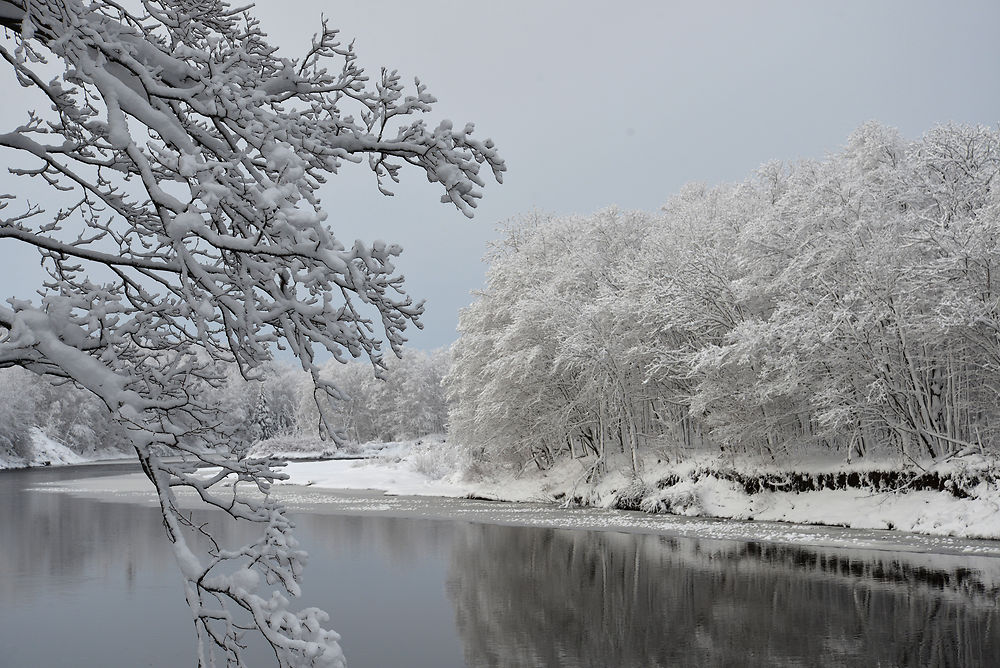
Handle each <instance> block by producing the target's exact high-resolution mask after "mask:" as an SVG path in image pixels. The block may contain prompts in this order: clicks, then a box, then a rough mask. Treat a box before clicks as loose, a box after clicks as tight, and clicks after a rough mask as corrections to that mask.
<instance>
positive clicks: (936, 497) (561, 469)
mask: <svg viewBox="0 0 1000 668" xmlns="http://www.w3.org/2000/svg"><path fill="white" fill-rule="evenodd" d="M387 449H388V450H389V451H391V452H393V453H394V454H393V455H392V456H389V457H386V456H383V457H376V458H374V459H370V460H358V461H321V462H301V463H292V464H289V465H288V468H287V469H286V472H287V473H288V474H289V475H290V480H289V481H288V482H289V483H292V484H299V485H312V486H316V487H320V488H328V489H376V490H383V491H385V492H386V493H387V494H393V495H423V496H473V497H481V498H488V499H497V500H504V501H530V502H539V501H541V502H550V503H568V504H569V505H581V506H593V507H604V508H621V509H627V510H642V511H645V512H648V513H669V514H674V515H684V516H689V517H706V518H724V519H737V520H765V521H777V522H789V523H796V524H818V525H829V526H842V527H850V528H856V529H895V530H899V531H908V532H914V533H922V534H930V535H944V536H956V537H964V538H987V539H994V540H996V539H1000V488H998V486H997V485H996V484H995V483H994V484H988V483H986V482H983V483H980V484H978V485H976V486H974V487H972V488H970V489H968V490H967V496H966V497H965V498H958V497H956V496H955V495H954V494H953V493H951V492H948V491H927V490H923V491H876V490H874V489H860V488H852V489H820V490H813V491H801V492H795V491H790V492H782V491H773V490H765V491H759V492H756V493H753V494H749V493H747V492H746V490H745V489H744V486H743V485H741V484H739V483H737V482H735V481H733V480H730V479H726V476H725V475H724V474H723V473H722V472H723V471H724V470H726V471H728V472H729V474H731V472H732V468H733V466H734V462H733V461H732V460H726V461H725V462H723V461H722V460H719V459H701V460H690V461H686V462H682V463H668V462H656V461H647V462H645V463H644V467H643V472H642V475H641V476H639V477H633V476H632V475H631V472H630V471H627V470H620V469H615V470H611V471H609V472H607V473H604V474H603V475H601V476H599V477H597V478H596V479H592V478H593V476H591V475H589V474H590V471H589V468H588V466H586V465H585V464H584V463H582V462H581V461H579V460H577V461H568V462H561V463H560V464H558V465H556V466H555V467H553V468H551V469H549V470H547V471H537V470H528V471H522V472H519V473H518V474H513V473H512V474H508V475H505V476H501V477H499V478H497V479H494V480H463V479H462V478H461V476H460V474H459V473H457V471H458V468H459V467H458V464H457V461H458V456H457V454H456V449H455V448H454V446H452V445H450V444H447V443H444V442H442V441H433V442H421V443H420V444H419V445H418V444H417V443H416V442H407V443H395V444H391V445H390V446H389V447H388V448H387ZM890 465H892V466H896V467H897V468H898V467H899V465H898V464H895V463H891V462H863V463H860V464H856V465H854V466H853V467H850V470H851V471H852V472H862V473H863V472H864V471H873V470H881V469H885V468H886V467H888V466H890ZM744 466H745V467H746V470H751V469H752V468H753V466H752V465H751V464H749V463H744ZM951 466H953V467H954V466H960V464H955V463H953V464H951ZM713 468H714V469H715V470H717V471H719V474H718V475H711V474H708V473H706V472H707V471H711V470H713ZM798 468H799V469H804V470H813V471H816V472H817V473H820V472H829V471H831V470H833V469H832V468H831V465H830V464H829V463H825V462H820V461H814V462H800V463H799V464H798ZM754 472H755V473H761V472H762V471H760V467H759V466H758V467H757V468H756V469H754ZM764 473H766V471H764Z"/></svg>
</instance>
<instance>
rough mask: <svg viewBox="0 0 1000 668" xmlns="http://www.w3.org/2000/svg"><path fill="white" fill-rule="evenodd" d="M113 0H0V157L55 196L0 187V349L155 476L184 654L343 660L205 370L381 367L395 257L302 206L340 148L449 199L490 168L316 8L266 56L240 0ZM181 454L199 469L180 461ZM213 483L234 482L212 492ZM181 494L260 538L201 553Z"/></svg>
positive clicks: (393, 330) (397, 336)
mask: <svg viewBox="0 0 1000 668" xmlns="http://www.w3.org/2000/svg"><path fill="white" fill-rule="evenodd" d="M130 6H132V5H130ZM134 6H135V7H137V10H138V11H137V12H133V11H131V10H129V9H126V8H124V7H123V6H122V5H119V4H117V3H113V2H104V1H100V0H98V1H95V2H83V1H82V0H30V1H29V0H0V25H2V27H3V31H4V34H3V38H2V40H0V55H2V56H3V59H4V60H5V62H6V63H7V64H8V66H9V68H10V71H11V72H12V73H13V77H12V79H14V80H16V82H17V83H19V84H20V85H21V86H23V87H26V88H28V89H31V91H33V92H34V94H38V95H40V96H41V98H42V99H43V100H44V104H43V105H42V106H41V107H40V108H38V109H36V110H26V112H25V117H24V121H23V123H22V124H21V125H19V126H18V127H14V128H9V129H7V130H4V131H2V133H0V150H2V151H3V153H4V154H5V156H6V158H7V163H6V164H8V165H13V167H11V169H10V171H11V173H12V174H14V175H15V176H17V177H22V178H25V179H32V180H34V181H36V182H38V183H41V184H43V185H47V186H50V187H51V192H52V193H53V194H54V197H53V198H52V199H51V200H49V199H47V200H46V202H45V204H44V205H41V204H39V203H32V202H25V203H22V202H20V201H19V198H18V197H17V196H16V195H14V194H13V193H11V194H6V195H2V196H0V197H2V199H0V216H3V217H2V218H0V238H2V239H5V240H6V243H11V244H17V243H23V244H27V245H29V246H32V247H34V248H36V249H38V250H39V251H40V253H41V255H42V258H43V263H44V266H45V268H46V270H47V271H48V274H49V279H48V281H47V282H46V283H45V285H44V287H43V288H42V291H41V292H42V294H41V296H40V300H39V301H37V302H32V301H27V300H20V299H10V300H8V302H7V305H6V306H0V366H4V367H7V366H19V367H22V368H24V369H26V370H29V371H31V372H34V373H37V374H43V375H47V376H53V377H56V378H60V379H65V380H68V381H70V382H72V383H74V384H76V385H77V386H79V387H81V388H84V389H86V390H88V391H90V392H92V393H93V394H94V395H96V396H97V397H98V398H99V399H100V400H101V401H102V402H103V403H104V404H105V405H106V406H107V408H108V410H109V411H110V412H111V414H112V415H113V416H114V417H115V418H116V419H117V420H118V421H119V423H120V424H121V425H122V426H123V428H124V432H125V436H126V438H127V439H128V442H129V445H130V446H131V447H132V449H134V451H135V453H136V456H137V457H138V459H139V461H140V462H141V464H142V468H143V471H144V472H145V473H146V475H147V476H148V478H149V479H150V481H151V482H152V484H153V486H154V487H155V490H156V494H157V498H158V500H159V503H160V507H161V509H162V514H163V521H164V526H165V527H166V530H167V534H168V537H169V540H170V542H171V544H172V545H173V548H174V551H175V553H176V556H177V560H178V563H179V565H180V569H181V572H182V573H183V577H184V586H185V595H186V598H187V601H188V603H189V605H190V607H191V610H192V612H193V614H194V618H195V626H196V629H197V633H198V638H199V650H198V657H199V663H200V664H201V665H209V664H210V663H211V662H212V661H213V659H212V655H213V654H214V653H215V652H221V654H222V655H223V656H224V658H225V660H226V661H228V662H232V663H236V664H241V662H242V659H241V650H242V648H243V647H244V640H243V634H244V631H245V629H247V628H255V629H257V630H258V631H259V632H260V633H262V634H263V637H264V638H265V640H266V641H267V642H268V643H269V645H270V647H271V648H273V650H274V653H275V657H276V659H277V662H278V663H279V665H283V666H290V665H330V666H334V665H341V664H342V663H343V655H342V653H341V650H340V647H339V645H338V643H337V639H338V638H337V635H336V634H335V633H333V632H332V631H328V630H326V629H324V628H323V623H324V622H325V620H326V615H325V613H323V612H322V611H319V610H316V609H306V610H302V611H299V612H292V611H291V610H290V609H289V602H288V599H287V598H286V595H285V594H286V593H291V594H297V593H298V591H299V585H298V579H299V575H300V572H301V568H302V565H303V563H304V556H305V555H304V554H303V553H302V552H301V551H299V550H298V549H297V548H296V546H295V542H294V539H293V538H292V537H291V536H290V534H289V532H290V528H291V527H290V524H289V522H288V520H287V519H286V517H285V515H284V513H283V511H282V509H281V507H280V506H279V504H278V503H277V502H276V501H275V500H273V499H272V498H270V497H269V496H268V494H267V491H268V487H269V484H270V483H271V482H272V481H273V480H275V479H276V478H278V477H280V473H278V472H276V471H275V469H274V468H273V464H274V462H271V461H255V460H250V459H247V458H245V457H244V456H243V453H244V452H245V450H244V444H242V443H241V442H240V440H239V439H236V440H235V441H234V440H233V439H230V438H229V434H227V431H228V432H233V431H235V430H234V429H233V428H232V426H231V425H229V423H228V422H227V420H226V419H225V416H224V415H223V413H222V412H221V411H220V410H219V405H218V404H217V403H216V402H215V401H214V400H213V392H212V390H213V388H217V387H218V386H220V385H221V384H222V383H223V381H224V377H225V373H226V365H227V364H235V365H236V366H237V367H238V368H239V370H240V372H241V373H242V374H243V375H244V376H245V377H247V378H251V379H253V378H256V377H257V375H258V373H259V370H260V368H261V365H262V364H264V363H265V362H266V361H267V360H268V359H269V357H270V350H271V347H272V346H275V345H277V346H279V347H284V348H287V349H288V350H290V351H291V352H292V353H293V354H294V355H295V356H296V358H297V359H298V361H299V362H300V364H301V366H302V368H303V369H304V371H305V372H307V373H309V374H310V375H311V377H312V378H313V380H314V383H315V385H316V392H317V393H319V394H326V395H329V396H333V397H337V396H339V393H338V391H337V389H336V388H335V387H333V386H332V385H330V384H329V383H327V382H325V381H324V380H323V379H322V378H321V377H320V373H319V366H318V363H317V361H316V359H317V355H318V354H319V353H320V352H321V351H329V352H330V353H332V354H333V356H334V357H335V358H336V359H338V360H342V359H346V356H353V357H358V356H367V357H369V358H370V359H371V361H372V363H373V365H374V367H375V369H376V370H379V369H382V368H384V361H383V358H382V355H383V350H382V345H383V343H382V341H383V340H384V341H385V342H387V343H388V347H389V348H390V349H391V351H393V352H396V353H398V352H399V351H400V347H401V345H402V343H403V341H404V337H403V332H404V330H405V328H406V327H407V325H409V324H413V323H416V322H417V320H418V316H419V315H420V313H421V310H422V305H421V304H419V303H414V302H413V301H412V300H411V299H410V298H409V297H408V296H406V295H405V293H404V292H403V291H402V278H401V277H400V276H397V275H396V274H395V269H394V267H393V259H394V258H395V257H396V256H397V255H398V254H399V253H400V250H401V249H400V248H399V247H398V246H396V245H392V244H387V243H384V242H381V241H377V242H374V243H370V244H366V243H363V242H361V241H358V242H355V243H354V244H353V245H351V246H350V247H345V246H344V245H343V244H341V243H340V242H339V241H338V240H337V239H336V238H335V237H334V236H333V234H332V233H331V231H330V229H329V227H327V226H326V224H325V222H324V221H325V220H326V218H327V212H326V211H325V210H324V209H323V208H322V206H321V204H320V198H319V189H320V186H321V185H322V184H323V183H324V182H325V181H326V180H327V178H328V177H329V176H330V175H333V174H336V173H337V171H338V170H339V169H341V167H342V166H343V164H344V163H345V162H363V161H367V163H368V165H369V167H370V168H371V169H372V170H373V171H374V173H375V177H376V181H377V186H378V188H379V189H380V190H381V191H382V192H384V193H388V192H389V190H388V189H389V188H390V187H391V184H392V182H395V181H396V180H397V179H398V178H399V177H400V173H401V169H402V167H403V165H405V164H409V165H411V166H413V167H415V168H417V170H419V171H420V172H422V173H423V174H424V175H425V176H426V177H427V179H428V180H429V181H430V182H432V183H435V184H438V185H439V186H441V187H442V188H443V196H442V200H443V201H445V202H450V203H451V204H453V205H454V206H456V207H457V208H458V209H459V210H460V211H462V212H463V213H465V214H466V215H468V216H471V215H472V214H473V210H474V208H475V206H476V203H477V200H478V199H479V198H480V197H481V194H482V193H481V188H482V186H483V185H484V182H485V181H484V178H483V176H482V175H481V173H480V170H481V167H482V166H484V165H485V166H486V167H487V168H488V169H489V170H491V171H492V173H493V175H494V177H495V178H496V179H497V180H498V181H499V180H500V177H501V175H502V172H503V170H504V164H503V162H502V161H501V159H500V158H499V157H498V155H497V153H496V150H495V149H494V146H493V144H492V142H491V141H489V140H487V141H480V140H478V139H476V138H474V137H473V132H472V131H473V127H472V125H471V124H469V125H466V126H453V125H452V124H451V123H450V122H448V121H443V122H441V123H440V124H438V125H436V126H429V125H427V124H426V123H425V122H424V120H422V114H424V113H425V112H428V111H430V109H431V104H432V103H433V102H434V101H435V100H434V98H433V97H432V96H431V95H430V93H429V92H428V91H427V90H426V88H425V87H424V85H423V84H421V83H420V82H419V81H417V82H416V84H415V86H414V88H413V90H412V91H408V90H407V89H406V88H405V87H404V85H403V83H402V81H401V78H400V76H399V75H398V74H397V73H396V72H395V71H393V70H383V71H381V72H380V73H379V74H378V75H377V76H375V77H373V78H370V77H369V75H368V74H366V73H365V71H364V70H363V69H362V68H361V66H360V65H359V63H358V60H357V56H356V54H355V52H354V49H353V45H351V44H350V43H347V42H344V41H343V40H341V39H340V37H339V36H338V34H337V31H335V30H334V29H332V28H331V27H329V26H328V25H327V24H326V23H325V22H324V23H323V25H322V26H321V30H320V32H319V34H318V35H316V36H315V37H314V38H313V39H312V41H311V42H310V43H309V44H308V48H306V49H305V54H304V55H303V56H302V57H300V58H288V57H283V56H281V55H279V54H278V53H277V52H276V49H275V48H274V47H273V46H271V45H270V44H269V43H268V41H267V36H266V34H265V31H264V28H263V27H262V26H261V25H260V24H259V22H258V21H257V20H256V19H255V18H254V17H253V15H252V13H251V12H250V11H248V10H246V9H245V8H242V7H241V8H233V7H230V6H229V5H228V4H226V3H225V2H221V1H215V0H208V1H195V0H172V1H169V2H168V1H165V0H141V2H139V3H135V4H134ZM7 85H10V84H7ZM55 195H59V196H61V197H56V196H55ZM376 323H377V324H376ZM382 337H384V339H383V338H382ZM345 354H346V355H345ZM227 425H229V426H227ZM164 450H166V451H168V452H169V453H170V454H172V455H180V456H181V457H182V458H183V462H182V463H175V462H167V461H164V460H163V459H161V458H159V457H157V456H156V454H155V453H156V452H160V451H164ZM201 464H210V465H213V466H216V467H218V468H217V469H216V471H217V473H214V474H213V475H211V476H209V477H207V478H206V477H204V476H197V475H195V470H196V467H197V466H198V465H201ZM223 481H229V482H232V483H234V484H233V485H230V486H227V487H225V491H224V492H216V491H215V489H216V485H218V484H219V483H222V482H223ZM182 489H183V490H188V491H190V492H193V493H194V494H195V495H197V496H199V497H200V498H202V499H203V500H204V501H205V502H206V503H207V504H209V505H211V506H214V507H217V508H221V509H223V510H225V511H226V512H228V513H230V514H231V515H233V516H234V517H237V518H242V519H247V520H252V521H254V522H259V523H261V524H262V525H263V527H262V528H263V533H262V535H261V537H260V539H259V540H258V541H257V542H254V543H252V544H249V545H245V546H242V547H237V548H229V547H225V546H219V545H214V544H213V545H211V547H210V548H209V550H208V553H207V554H202V553H199V551H198V550H197V549H196V544H195V542H194V541H193V540H191V539H190V536H192V535H198V532H199V530H200V527H199V526H197V525H195V524H193V523H192V521H191V520H190V518H189V517H188V516H187V515H186V514H183V513H181V512H180V510H179V509H178V507H177V502H176V495H177V493H178V491H179V490H182ZM218 489H222V486H221V485H220V486H219V488H218ZM272 586H275V587H276V589H274V590H273V591H272V590H271V588H272ZM283 592H284V593H283ZM241 615H242V616H241Z"/></svg>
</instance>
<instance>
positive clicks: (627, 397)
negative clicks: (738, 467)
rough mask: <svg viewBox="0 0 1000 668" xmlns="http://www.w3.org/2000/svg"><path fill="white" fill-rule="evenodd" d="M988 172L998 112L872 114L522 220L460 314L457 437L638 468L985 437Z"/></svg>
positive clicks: (940, 446) (990, 441) (992, 407)
mask: <svg viewBox="0 0 1000 668" xmlns="http://www.w3.org/2000/svg"><path fill="white" fill-rule="evenodd" d="M998 175H1000V132H997V130H995V129H991V128H984V127H970V126H959V125H945V126H940V127H937V128H934V129H932V130H931V131H929V132H928V133H927V134H926V135H925V136H924V137H922V138H921V139H918V140H915V141H907V140H905V139H904V138H902V137H901V136H899V134H898V133H897V132H896V131H894V130H892V129H890V128H886V127H883V126H881V125H879V124H877V123H868V124H865V125H863V126H862V127H860V128H858V130H857V131H855V132H854V133H852V135H851V136H850V137H849V138H848V141H847V144H846V146H845V147H844V148H843V149H842V150H841V151H839V152H837V153H835V154H833V155H831V156H829V157H828V158H827V159H825V160H821V161H804V162H799V163H795V164H790V165H782V164H780V163H773V164H768V165H765V166H764V167H762V168H761V169H760V170H759V171H758V172H757V173H756V174H754V175H752V176H751V177H750V178H749V179H747V180H746V181H744V182H742V183H738V184H724V185H720V186H717V187H713V188H706V187H705V186H702V185H698V184H692V185H689V186H686V187H685V188H683V189H682V191H681V192H680V193H678V194H677V195H676V196H675V197H672V198H671V199H670V200H669V201H668V202H667V204H666V205H665V206H664V207H663V209H662V211H660V212H659V213H658V214H656V215H650V214H645V215H643V214H620V213H615V212H614V211H605V212H600V213H597V214H594V215H592V216H582V217H572V218H557V219H544V218H539V217H537V216H536V217H534V218H529V219H528V220H526V221H525V222H524V224H522V225H519V226H517V227H515V228H514V229H512V230H509V231H508V233H507V234H506V236H505V238H504V239H503V240H502V241H501V242H500V244H499V245H498V249H497V252H496V253H494V255H493V256H492V257H491V266H490V269H489V271H488V273H487V287H486V289H485V290H484V291H483V292H482V293H481V294H480V296H479V299H478V300H477V301H476V302H474V303H473V304H472V305H470V306H469V307H468V308H467V309H465V310H464V311H463V313H462V316H461V319H460V324H459V330H460V333H461V336H460V338H459V340H458V341H457V342H456V343H455V346H454V350H453V364H452V367H451V370H450V372H449V374H448V376H447V381H446V385H447V386H448V390H449V397H450V398H451V401H452V405H451V411H450V428H451V431H452V437H453V440H455V441H458V442H461V443H462V444H463V445H464V446H465V447H466V448H467V449H468V453H469V456H470V457H471V458H472V459H473V460H474V461H477V462H478V463H479V464H480V465H481V468H485V469H489V468H491V467H494V466H513V467H520V466H525V465H531V464H535V465H538V466H541V467H546V466H549V465H550V464H551V463H552V462H553V461H555V460H557V459H559V458H565V457H575V458H589V461H590V463H591V466H592V467H594V469H593V470H597V469H599V467H600V465H601V464H602V462H605V461H606V460H607V459H608V458H609V457H611V456H615V455H616V454H617V455H629V456H628V457H627V458H625V459H626V460H627V461H622V462H618V463H616V464H615V465H616V466H620V467H629V466H630V467H631V469H632V471H633V473H635V474H640V473H641V471H640V470H639V469H640V466H639V464H640V460H641V457H638V456H637V455H639V454H643V453H649V454H653V455H655V456H656V457H661V456H663V455H666V456H672V455H673V454H674V453H678V452H682V451H685V450H691V449H695V448H708V449H711V450H713V451H716V452H717V451H719V450H720V449H721V450H723V451H726V452H739V453H750V454H754V455H759V456H762V457H765V458H768V459H777V458H779V457H781V456H784V455H786V454H788V453H797V452H815V451H817V450H821V451H834V452H840V453H842V454H843V455H844V456H846V457H853V456H858V455H862V454H865V453H871V452H874V451H878V452H880V453H881V454H898V455H900V456H901V457H902V458H904V459H907V460H910V459H913V460H916V459H938V458H941V457H948V456H951V455H954V454H956V453H960V452H969V451H975V452H980V453H991V452H992V453H993V454H997V445H996V444H997V443H998V442H1000V440H998V439H1000V410H998V408H997V406H998V402H997V398H998V391H1000V390H998V388H1000V375H998V374H1000V363H998V360H1000V354H998V351H1000V298H998V296H997V295H998V287H997V285H996V282H997V278H996V275H997V267H998V262H1000V255H998V248H1000V247H998V242H997V229H998V223H1000V188H998V187H997V182H998V181H997V177H998ZM651 448H655V451H651ZM619 458H620V459H621V457H619Z"/></svg>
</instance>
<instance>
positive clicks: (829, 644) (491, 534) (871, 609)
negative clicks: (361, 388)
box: [0, 466, 1000, 668]
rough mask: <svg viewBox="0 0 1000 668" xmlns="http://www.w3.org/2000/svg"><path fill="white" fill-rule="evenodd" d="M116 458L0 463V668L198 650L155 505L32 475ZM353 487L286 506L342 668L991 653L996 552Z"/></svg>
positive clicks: (997, 611)
mask: <svg viewBox="0 0 1000 668" xmlns="http://www.w3.org/2000/svg"><path fill="white" fill-rule="evenodd" d="M121 471H122V469H121V468H120V467H109V466H89V467H74V468H67V469H59V470H56V469H47V470H36V471H18V472H2V473H0V666H2V667H3V668H15V667H18V668H19V667H22V666H23V667H32V668H34V667H58V666H73V667H87V666H158V667H160V666H162V667H173V666H193V665H194V650H193V627H192V625H191V622H190V621H189V620H190V617H189V613H188V610H187V607H186V606H185V604H184V601H183V596H182V592H181V588H180V577H179V576H178V575H177V573H176V567H175V565H174V561H173V556H172V553H171V552H170V550H169V548H168V546H167V542H166V538H165V537H164V534H163V529H162V527H161V525H160V524H159V521H158V511H157V510H156V509H155V508H152V507H150V506H147V505H142V504H137V503H126V502H121V501H101V500H97V499H94V498H84V497H80V496H75V495H70V494H66V493H60V492H51V491H35V488H37V487H38V486H39V485H44V484H45V483H48V482H52V481H60V480H65V479H71V478H80V477H85V476H102V475H110V474H115V473H120V472H121ZM343 498H345V497H342V499H343ZM367 498H368V499H369V500H370V496H369V497H367ZM349 505H350V504H343V503H342V504H341V506H342V507H345V508H347V509H346V510H344V511H343V514H336V513H330V512H329V509H327V510H326V511H324V512H316V511H309V510H308V509H306V510H299V511H296V513H295V518H296V521H297V523H298V525H299V528H298V537H299V539H300V540H301V542H302V544H303V546H304V547H305V548H306V549H307V550H309V552H310V555H311V560H310V564H309V568H308V569H307V572H306V582H305V583H304V589H305V591H306V592H307V595H306V597H305V599H304V600H303V601H302V604H303V605H319V606H320V607H323V608H324V609H326V610H327V611H329V612H330V613H331V616H332V622H331V625H332V627H333V628H335V629H336V630H337V631H338V632H339V633H341V635H342V636H343V640H342V644H343V646H344V650H345V653H346V654H347V657H348V663H349V665H350V666H351V668H391V667H394V666H407V667H409V668H424V667H426V668H448V667H452V666H454V667H460V666H476V667H479V666H491V667H492V666H496V667H500V666H503V667H507V666H510V667H512V668H513V667H518V668H521V667H531V666H565V667H577V666H588V667H590V666H593V667H602V668H603V667H616V668H617V667H630V666H635V667H642V666H739V667H744V666H961V667H966V666H984V667H985V666H998V665H1000V589H998V586H1000V575H998V574H1000V559H996V558H990V557H962V556H956V555H947V554H944V555H938V554H914V553H912V552H892V551H886V550H864V549H856V548H854V549H837V548H810V547H803V546H793V545H780V544H772V543H764V542H756V543H755V542H745V541H727V540H706V539H696V538H690V537H681V536H667V535H656V534H650V533H619V532H611V531H589V530H579V529H575V530H569V529H552V528H537V527H519V526H501V525H495V524H484V523H479V522H472V521H468V520H447V519H426V518H420V517H394V516H386V515H380V514H373V513H362V514H350V513H352V512H357V511H352V510H350V508H349V507H348V506H349ZM362 505H363V504H362ZM227 531H229V532H230V535H229V536H228V538H230V539H238V538H239V535H238V534H239V532H240V529H239V528H230V529H227ZM259 665H269V664H268V663H267V661H266V657H263V658H262V661H261V662H260V664H259Z"/></svg>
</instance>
